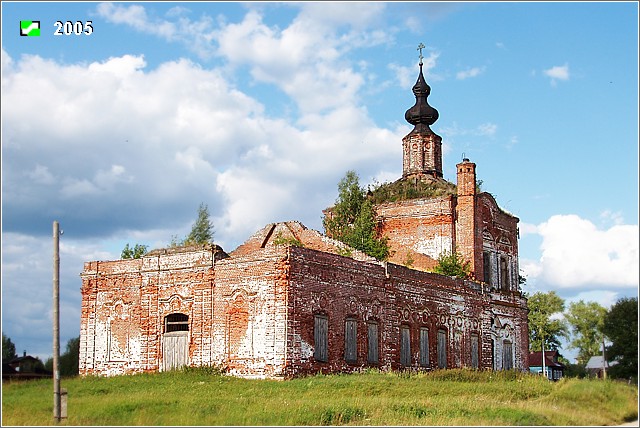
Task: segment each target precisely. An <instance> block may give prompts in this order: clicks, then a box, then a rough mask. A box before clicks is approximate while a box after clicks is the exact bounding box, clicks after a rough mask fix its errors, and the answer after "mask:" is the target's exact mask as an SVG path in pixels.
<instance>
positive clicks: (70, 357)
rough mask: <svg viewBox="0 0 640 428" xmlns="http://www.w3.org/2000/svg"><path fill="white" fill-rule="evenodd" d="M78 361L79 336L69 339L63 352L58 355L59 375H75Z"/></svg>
mask: <svg viewBox="0 0 640 428" xmlns="http://www.w3.org/2000/svg"><path fill="white" fill-rule="evenodd" d="M79 363H80V336H78V337H74V338H71V339H69V341H68V342H67V348H66V351H65V352H64V354H62V355H60V376H77V375H78V373H79Z"/></svg>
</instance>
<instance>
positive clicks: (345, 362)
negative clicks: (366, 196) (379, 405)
mask: <svg viewBox="0 0 640 428" xmlns="http://www.w3.org/2000/svg"><path fill="white" fill-rule="evenodd" d="M421 59H422V58H421ZM430 90H431V89H430V87H429V86H428V85H427V83H426V81H425V79H424V76H423V72H422V60H421V61H420V72H419V75H418V79H417V82H416V84H415V85H414V86H413V93H414V94H415V98H416V102H415V105H414V106H413V107H411V108H410V109H409V110H407V112H406V114H405V119H406V120H407V121H408V122H409V123H410V124H412V125H414V128H413V130H412V131H411V132H410V133H409V134H408V135H407V136H405V137H404V138H403V139H402V148H403V174H402V177H401V178H400V179H399V180H398V181H397V183H400V184H403V183H404V184H407V183H409V184H410V185H414V186H418V185H419V184H424V183H427V184H433V185H435V186H437V187H439V188H441V189H446V188H449V189H450V191H449V192H444V193H443V194H440V195H438V196H430V197H425V196H422V197H417V198H411V199H406V198H405V199H403V200H396V201H393V202H389V201H387V202H381V203H377V204H376V205H375V209H376V214H377V224H378V232H379V234H380V236H386V237H387V238H388V243H389V246H390V248H391V250H392V252H391V254H392V256H391V257H390V258H389V260H388V261H385V262H381V261H378V260H376V259H374V258H372V257H369V256H367V255H366V254H364V253H361V252H359V251H357V250H354V249H349V248H347V246H346V245H345V244H343V243H342V242H339V241H337V240H334V239H331V238H330V237H328V236H325V235H323V234H321V233H320V232H317V231H315V230H311V229H308V228H306V227H305V226H304V225H302V224H301V223H299V222H295V221H290V222H282V223H273V224H268V225H267V226H265V227H264V228H263V229H261V230H259V231H258V232H256V233H255V234H254V235H253V236H251V237H250V238H249V239H248V240H247V241H246V242H244V243H243V244H242V245H240V246H239V247H238V248H236V249H235V250H233V251H231V252H229V253H226V252H225V251H224V250H223V249H222V248H220V247H219V246H217V245H204V246H192V247H175V248H166V249H158V250H153V251H151V252H149V253H147V254H145V255H144V256H142V257H141V258H139V259H130V260H115V261H91V262H86V263H85V265H84V270H83V272H82V273H81V275H80V276H81V278H82V289H81V292H82V311H81V326H80V374H81V375H106V376H110V375H119V374H129V373H139V372H154V371H164V370H170V369H173V368H177V367H181V366H184V365H187V366H208V365H213V366H218V367H223V368H224V369H226V370H227V371H228V373H230V374H232V375H236V376H242V377H251V378H253V377H255V378H280V379H283V378H290V377H294V376H298V375H302V374H308V373H317V372H322V373H330V372H338V371H340V372H350V371H356V370H360V369H361V368H363V367H374V368H380V369H384V370H401V369H407V368H412V369H425V370H433V369H445V368H451V367H471V368H478V369H493V370H508V369H516V370H521V371H528V355H529V349H528V345H529V343H528V325H527V312H528V309H527V301H526V299H525V298H524V297H523V295H522V293H521V291H520V289H519V282H518V278H519V275H518V272H519V270H518V228H517V227H518V226H517V224H518V218H516V217H514V216H513V215H511V214H509V213H507V212H505V211H504V210H502V209H501V208H500V207H499V206H498V204H497V203H496V201H495V199H494V198H493V196H492V195H490V194H489V193H486V192H480V191H479V189H478V186H477V184H476V165H475V164H474V163H473V162H470V161H469V160H468V159H463V161H462V162H461V163H459V164H458V165H457V183H456V184H455V185H454V184H453V183H449V182H447V181H446V180H444V179H443V174H442V138H441V137H440V136H438V135H437V134H435V133H434V132H433V131H432V130H431V128H430V126H431V125H433V124H434V122H435V121H436V120H437V119H438V112H437V110H436V109H434V108H433V107H431V106H430V105H429V104H428V102H427V97H428V96H429V93H430ZM443 251H448V252H458V253H459V254H461V255H462V256H463V257H464V259H465V260H466V261H468V262H469V267H470V271H471V277H470V279H459V278H455V277H448V276H444V275H439V274H435V273H431V272H429V270H430V269H432V268H433V267H434V266H435V265H436V259H437V258H438V256H439V255H440V254H441V253H442V252H443ZM345 254H349V256H345Z"/></svg>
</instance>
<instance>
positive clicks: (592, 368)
mask: <svg viewBox="0 0 640 428" xmlns="http://www.w3.org/2000/svg"><path fill="white" fill-rule="evenodd" d="M602 361H603V359H602V355H594V356H593V357H591V358H589V361H587V365H586V366H584V368H585V369H586V370H587V373H589V376H590V377H597V378H602V368H603V364H602ZM616 364H618V362H617V361H605V363H604V367H605V369H606V370H609V367H611V366H615V365H616Z"/></svg>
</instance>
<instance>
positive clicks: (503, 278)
mask: <svg viewBox="0 0 640 428" xmlns="http://www.w3.org/2000/svg"><path fill="white" fill-rule="evenodd" d="M500 287H501V288H502V289H503V290H508V289H510V288H511V287H510V284H509V268H508V264H507V258H506V257H500Z"/></svg>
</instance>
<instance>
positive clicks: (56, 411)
mask: <svg viewBox="0 0 640 428" xmlns="http://www.w3.org/2000/svg"><path fill="white" fill-rule="evenodd" d="M53 419H54V421H55V422H60V225H59V224H58V222H57V221H54V222H53Z"/></svg>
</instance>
